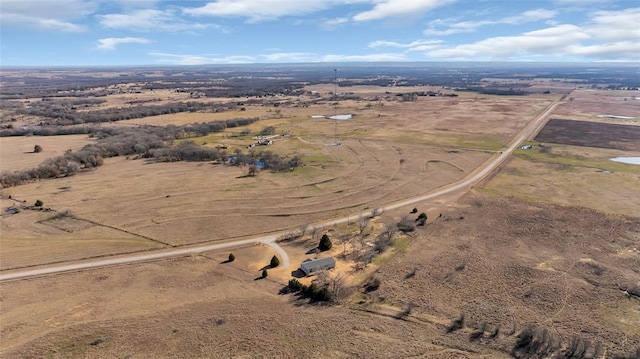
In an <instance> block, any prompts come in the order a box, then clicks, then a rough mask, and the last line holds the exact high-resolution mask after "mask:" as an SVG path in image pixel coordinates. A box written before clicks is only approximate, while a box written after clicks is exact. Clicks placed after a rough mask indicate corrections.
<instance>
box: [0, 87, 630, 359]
mask: <svg viewBox="0 0 640 359" xmlns="http://www.w3.org/2000/svg"><path fill="white" fill-rule="evenodd" d="M331 87H332V86H329V85H327V86H326V87H325V88H318V90H320V91H321V92H322V91H326V92H328V91H333V89H332V88H331ZM339 91H346V90H344V89H342V88H341V89H340V90H339ZM368 91H370V92H368ZM377 91H380V92H379V93H378V92H377ZM385 91H387V89H386V88H383V89H380V88H378V89H374V88H367V89H363V90H362V94H363V99H361V100H348V101H339V103H338V107H337V109H334V108H333V106H332V104H331V103H330V102H325V103H320V104H310V105H309V106H308V107H296V106H295V105H285V106H282V107H280V108H281V111H280V113H279V114H276V113H275V112H274V111H273V108H268V107H262V106H247V109H246V112H247V113H255V114H257V115H258V117H260V118H261V119H264V120H262V121H259V122H257V123H254V124H252V125H251V126H250V128H251V131H252V133H255V132H256V131H259V129H260V128H261V127H263V126H266V125H274V126H276V128H277V129H278V132H285V133H287V134H288V135H290V137H283V138H279V139H276V141H275V143H274V145H272V146H269V147H264V148H258V149H259V150H260V149H263V150H266V149H269V150H272V151H274V152H276V153H279V154H282V155H294V154H298V155H301V156H302V158H303V161H304V162H305V166H304V167H302V168H299V169H297V170H295V171H293V172H289V173H268V172H266V171H265V172H261V173H259V174H258V176H256V177H252V178H250V177H245V176H244V175H245V174H246V173H247V169H246V168H242V167H232V166H225V165H222V164H213V163H187V162H179V163H148V162H145V161H144V160H140V159H138V160H133V159H125V158H112V159H109V160H107V161H105V165H104V166H102V167H100V168H98V169H96V170H94V171H92V172H86V173H81V174H79V175H76V176H73V177H68V178H60V179H55V180H47V181H41V182H37V183H32V184H28V185H24V186H19V187H15V188H9V189H4V190H3V193H2V194H3V195H4V197H5V198H6V197H7V196H8V195H11V196H12V198H13V199H12V200H11V202H10V201H9V200H7V199H5V200H3V201H2V207H3V208H2V209H3V216H2V218H1V219H0V225H1V226H2V227H0V233H1V234H2V235H1V236H0V245H1V246H2V254H1V257H0V259H1V261H0V263H1V264H2V268H3V269H6V268H14V267H15V266H16V265H18V266H20V263H27V265H35V264H44V263H51V257H53V256H54V255H47V254H49V253H53V254H55V257H57V258H61V260H65V261H71V260H77V259H81V258H86V257H92V256H105V255H111V254H115V253H122V252H128V251H141V250H150V249H153V248H159V247H162V246H163V244H162V243H160V242H165V243H168V244H174V245H183V244H190V243H197V242H204V241H216V240H222V239H228V238H240V237H245V236H249V235H255V234H259V233H268V232H273V231H276V230H285V229H289V230H296V229H299V228H300V227H301V226H302V225H305V224H310V225H313V223H314V222H318V221H321V220H323V219H328V218H334V217H336V216H343V215H346V214H352V215H354V219H355V218H356V214H357V213H358V212H361V211H363V210H364V209H371V208H374V207H377V206H379V205H381V204H383V203H389V202H393V201H395V200H399V199H402V198H407V197H410V196H414V195H417V194H421V193H425V192H427V191H428V190H430V189H434V188H437V187H439V186H441V185H443V184H447V183H451V182H453V181H455V180H457V179H460V178H462V177H463V176H465V175H466V174H468V173H469V172H470V171H471V170H473V169H474V168H476V167H477V166H478V165H480V164H481V163H482V162H483V161H485V160H486V159H487V158H488V157H489V156H490V155H491V154H492V153H493V152H494V151H498V150H500V148H501V147H502V146H503V145H504V144H505V143H506V142H507V141H508V140H509V138H510V137H511V136H513V135H514V134H515V133H516V132H517V131H518V130H520V129H522V127H523V126H524V125H525V124H526V123H527V121H529V120H530V119H532V118H533V117H535V116H536V115H537V114H538V113H540V112H541V111H543V110H544V109H545V108H546V107H547V106H548V105H549V103H550V102H551V101H552V100H553V99H554V98H558V97H559V96H555V97H554V96H550V95H546V96H530V97H517V98H514V97H499V96H482V97H475V96H473V95H470V94H464V95H462V94H461V96H460V97H458V98H443V97H433V98H422V97H421V98H419V99H418V100H417V101H415V102H401V101H399V100H398V98H397V97H394V96H392V97H390V98H389V99H383V100H375V101H374V100H373V96H377V95H385V93H384V92H385ZM391 91H396V90H395V89H393V90H391ZM369 93H370V94H372V98H368V97H367V96H369ZM324 95H326V94H324ZM574 101H575V100H574ZM368 105H370V106H368ZM563 106H564V105H563ZM559 109H565V110H566V109H567V108H566V107H559ZM251 111H255V112H251ZM262 111H264V112H262ZM334 111H336V112H338V113H353V114H355V117H354V118H353V119H352V120H348V121H339V122H337V137H338V139H339V140H341V141H342V146H339V147H335V146H327V144H328V143H329V142H333V141H334V136H335V133H334V131H335V129H336V122H334V121H331V120H327V119H311V118H310V116H311V115H314V114H325V115H332V114H333V113H334ZM572 111H573V110H572ZM199 115H200V114H197V115H186V116H185V117H184V118H183V117H182V116H183V114H177V115H173V117H172V116H167V117H166V118H164V119H163V120H162V121H161V122H157V123H156V124H161V123H176V124H177V123H185V122H191V121H188V120H185V118H187V117H188V116H193V117H192V118H193V119H195V118H196V116H199ZM205 115H208V114H203V116H205ZM227 115H229V116H231V117H237V116H236V115H237V114H236V113H232V112H229V113H227ZM216 116H218V115H216ZM203 118H204V117H203ZM571 118H573V117H571ZM144 121H155V120H154V119H152V118H147V119H140V122H136V123H135V124H137V123H148V122H144ZM164 121H166V122H164ZM193 122H195V121H193ZM197 122H201V121H197ZM128 125H131V124H128ZM234 131H237V129H230V130H229V131H228V132H225V133H220V134H213V135H211V136H207V137H206V138H194V140H196V142H198V143H203V142H207V144H206V145H207V146H215V145H216V144H218V143H221V142H224V143H229V144H230V145H232V146H235V147H243V146H245V145H246V144H249V143H251V142H252V140H250V139H248V138H231V137H227V136H226V135H229V134H230V133H231V132H234ZM43 147H44V146H43ZM232 149H233V148H230V150H232ZM45 150H46V148H45ZM536 151H537V150H536ZM620 153H624V154H627V155H628V153H630V152H628V151H627V152H622V151H615V150H604V149H591V148H587V147H571V146H555V145H554V146H553V148H552V150H551V152H550V153H547V154H543V153H538V152H531V154H530V155H526V154H523V153H521V152H519V153H518V154H517V155H516V156H515V157H514V158H513V159H512V160H511V161H510V162H509V163H507V164H505V165H504V166H503V168H502V169H501V170H500V172H499V173H498V174H497V175H496V176H494V177H492V178H490V179H488V180H487V181H486V182H485V183H484V184H483V185H482V186H480V187H481V188H479V189H477V190H476V192H475V193H474V194H470V195H467V196H465V197H464V198H463V199H462V200H459V197H458V196H460V194H455V195H452V196H450V197H447V198H441V199H439V200H438V201H430V202H429V203H421V204H417V205H416V207H418V210H419V211H420V212H422V211H425V212H427V213H428V215H429V221H428V225H427V226H426V227H425V228H422V229H418V230H417V231H416V232H414V233H412V234H411V235H410V236H399V237H398V238H399V239H400V240H401V242H402V241H404V243H406V246H399V247H397V248H395V249H393V250H392V251H390V252H389V253H388V254H387V255H386V256H383V257H379V258H377V259H376V260H374V263H373V264H371V265H369V267H368V268H367V269H365V271H355V268H354V266H353V263H352V262H349V261H344V260H342V259H340V260H339V261H338V266H339V268H337V270H336V271H334V273H344V274H347V275H348V276H349V281H348V283H350V284H353V285H354V286H356V287H355V288H351V290H352V291H354V292H355V294H354V295H352V296H350V297H349V298H348V299H346V300H344V301H343V302H342V303H341V304H339V305H334V306H310V305H306V303H307V302H306V301H303V300H297V299H295V296H291V295H278V294H277V293H278V291H279V290H280V289H281V288H282V286H283V285H284V284H286V281H287V280H288V279H289V278H290V276H291V271H292V270H294V269H295V267H296V266H297V265H298V264H299V262H300V261H302V260H303V259H304V258H307V257H310V256H313V254H308V253H309V251H310V250H311V249H312V248H313V247H314V246H315V245H316V243H315V241H314V240H310V239H308V238H306V239H303V240H301V241H297V242H296V241H294V242H291V243H283V247H284V248H285V250H286V251H287V253H289V254H290V257H291V261H292V266H293V267H292V268H290V269H288V270H285V269H283V268H275V269H269V273H270V274H269V277H268V278H267V279H257V278H258V276H259V275H260V271H261V269H262V268H263V267H264V266H266V265H267V264H268V261H269V259H270V258H271V256H272V255H273V254H274V253H275V251H274V250H273V249H272V248H270V247H268V246H264V245H255V246H248V247H245V248H238V249H234V250H233V251H232V252H233V253H234V254H235V256H236V261H234V262H232V263H223V262H224V261H225V260H226V258H227V256H228V254H229V251H224V252H223V251H221V252H214V253H203V254H201V255H197V256H196V255H194V256H189V257H183V258H175V259H170V260H164V261H157V262H151V263H139V264H132V265H125V266H119V267H110V268H100V269H93V270H88V271H83V272H77V273H69V274H64V275H54V276H49V277H44V278H33V279H29V280H23V281H14V282H5V283H1V284H0V298H1V299H2V307H3V309H2V311H3V313H2V326H1V328H0V336H1V337H2V338H3V345H2V347H1V348H0V356H2V357H126V356H131V357H149V358H152V357H176V356H181V355H183V354H184V353H190V355H191V356H193V357H214V358H216V357H221V358H222V357H225V358H227V357H261V356H264V355H271V356H276V357H292V358H294V357H309V358H350V357H362V358H365V357H366V358H387V357H425V358H506V357H509V356H508V352H509V349H510V348H511V347H513V345H514V343H515V341H516V336H517V334H518V332H519V331H520V330H521V329H523V328H524V327H525V326H526V325H527V324H533V325H535V326H538V327H544V328H547V329H548V330H549V331H550V332H552V333H554V335H558V336H559V337H562V338H564V339H566V338H570V337H571V336H572V335H578V336H580V337H582V338H585V339H587V340H589V341H590V342H591V343H595V342H596V341H597V342H600V344H601V345H602V347H603V348H604V349H606V350H607V351H608V352H609V353H612V354H615V353H630V352H631V350H634V349H635V347H637V346H638V345H640V332H638V330H637V328H638V327H640V312H639V311H638V303H637V299H635V298H630V297H625V295H624V293H623V291H622V290H621V289H620V286H621V285H622V286H633V285H637V284H636V283H635V282H637V268H639V267H640V252H638V248H639V247H640V246H639V244H640V238H639V237H638V232H639V231H640V228H638V220H637V218H630V217H625V216H622V215H618V214H627V215H629V214H631V215H633V214H637V213H638V212H639V210H640V199H638V197H637V194H636V193H637V191H635V192H633V190H634V188H636V187H637V186H636V184H637V176H638V172H637V170H636V169H635V168H634V167H633V166H632V167H628V166H631V165H625V166H627V167H620V164H613V165H611V166H613V167H609V164H608V162H606V161H608V158H609V156H616V155H619V154H620ZM605 163H606V165H605ZM636 167H637V166H636ZM606 185H608V186H609V187H606ZM603 186H604V187H603ZM603 188H604V189H603ZM554 190H555V191H556V192H553V191H554ZM545 193H549V194H548V195H545ZM578 197H579V199H580V201H576V198H578ZM36 199H41V200H43V201H44V202H45V206H49V207H51V208H52V209H53V211H51V212H39V211H31V210H23V211H22V212H21V213H19V214H13V215H9V214H6V213H4V209H5V208H6V207H8V206H10V205H12V204H16V203H17V202H16V201H22V200H24V201H26V203H28V204H30V203H32V202H33V201H35V200H36ZM544 202H551V203H544ZM555 203H561V204H569V205H570V206H567V207H564V206H562V205H557V204H555ZM576 205H577V206H585V207H591V208H597V209H601V210H603V211H604V212H597V211H595V210H591V209H585V208H581V207H576ZM64 210H71V211H72V213H73V217H71V218H66V219H62V220H49V219H48V216H50V215H53V214H54V213H56V212H59V211H64ZM409 210H410V209H409V208H403V209H399V210H395V211H390V212H388V213H385V214H384V215H383V216H382V217H380V218H377V219H376V220H375V221H373V223H372V224H373V226H374V227H375V228H381V227H382V226H383V225H384V224H386V223H392V222H395V221H397V220H398V219H399V217H400V216H401V215H404V214H408V213H409ZM612 213H618V214H612ZM440 214H442V216H441V217H440V216H439V215H440ZM353 226H354V224H351V228H347V227H345V226H338V227H332V228H325V229H323V231H326V232H327V233H329V234H330V235H331V237H332V238H334V239H336V238H338V237H339V236H340V234H341V233H342V231H344V232H348V231H350V230H351V231H353V230H354V229H353ZM371 236H375V233H372V234H371ZM343 249H344V247H343V246H341V245H340V244H339V243H337V242H336V241H334V248H332V250H331V251H330V252H328V253H329V254H331V255H333V256H335V257H337V258H340V255H341V253H342V250H343ZM353 249H354V247H351V248H350V247H349V246H347V251H349V250H353ZM7 253H8V254H9V255H10V256H11V257H10V258H9V257H7ZM7 258H9V259H7ZM5 260H8V261H9V262H5ZM7 263H8V264H7ZM374 269H375V270H377V272H376V273H375V275H376V276H378V277H379V278H380V279H381V282H382V285H381V287H380V289H379V290H377V291H374V292H371V293H364V291H363V290H362V289H361V287H360V286H359V285H358V284H357V283H359V282H362V281H363V280H364V279H366V277H367V276H368V275H369V274H370V273H371V272H372V271H373V270H374ZM414 270H415V271H414ZM411 272H414V273H413V275H412V276H409V275H408V274H409V273H411ZM309 280H310V279H303V281H305V282H308V281H309ZM43 288H46V290H43ZM407 305H411V307H412V308H413V310H412V311H411V313H409V314H408V315H406V316H402V315H401V313H402V311H403V308H405V307H406V306H407ZM460 313H464V314H465V317H466V322H465V326H464V328H462V329H461V330H459V331H457V332H456V333H452V334H446V328H447V326H448V325H449V324H450V323H451V320H452V319H453V318H455V317H457V316H459V315H460ZM482 322H486V323H487V325H488V326H487V328H489V329H494V328H499V332H498V333H497V334H496V335H495V336H494V337H491V336H490V335H489V331H488V330H489V329H487V332H485V333H483V334H482V335H481V337H482V338H481V339H480V340H477V341H472V340H470V335H471V334H472V333H473V332H474V330H475V328H476V327H479V326H480V324H481V323H482ZM584 328H589V330H588V331H585V330H584Z"/></svg>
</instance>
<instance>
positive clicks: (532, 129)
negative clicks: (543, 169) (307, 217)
mask: <svg viewBox="0 0 640 359" xmlns="http://www.w3.org/2000/svg"><path fill="white" fill-rule="evenodd" d="M561 103H562V102H560V101H556V102H554V103H552V104H551V105H549V107H547V109H546V110H545V111H543V112H542V113H541V114H540V115H538V116H537V117H536V118H534V119H533V120H532V121H531V122H530V123H529V124H528V125H527V126H526V127H525V128H524V129H523V130H522V131H520V132H519V133H518V135H517V136H516V137H514V138H513V139H512V140H511V141H510V142H509V144H507V147H506V148H505V149H503V150H502V151H501V152H500V153H496V154H495V155H494V156H492V157H491V158H490V159H489V160H487V161H486V162H485V163H483V164H482V165H481V166H480V167H478V168H476V169H475V170H474V171H472V172H471V173H470V174H469V175H467V176H466V177H465V178H463V179H462V180H460V181H457V182H454V183H451V184H449V185H446V186H444V187H441V188H438V189H436V190H433V191H431V192H429V193H427V194H424V195H421V196H417V197H412V198H408V199H405V200H402V201H399V202H395V203H391V204H388V205H386V206H384V207H380V209H382V210H392V209H396V208H400V207H404V206H407V205H411V204H414V203H418V202H422V201H425V200H430V199H434V198H436V197H440V196H443V195H447V194H452V193H455V192H458V191H467V190H469V189H470V188H472V187H473V186H474V185H476V184H477V183H479V182H480V181H482V180H483V179H484V178H485V177H486V176H487V175H489V174H490V173H491V172H493V171H494V170H495V169H496V168H498V166H500V164H501V163H502V162H504V160H506V159H507V157H509V156H510V155H511V153H513V151H514V150H515V149H516V148H518V146H519V145H520V143H522V142H523V141H525V140H527V139H529V138H531V137H532V136H533V135H535V134H537V133H538V131H540V129H541V128H542V127H543V126H544V124H545V123H546V120H547V118H548V116H549V114H551V112H553V110H554V109H555V108H556V107H557V106H558V105H560V104H561ZM371 214H372V213H371V212H364V213H361V215H365V216H367V215H369V216H370V215H371ZM349 218H351V219H353V218H354V216H353V215H351V216H348V217H344V218H339V219H335V220H331V221H326V222H323V223H317V224H315V225H316V226H331V225H334V224H340V223H345V222H347V221H348V220H349ZM286 232H288V231H283V232H278V233H275V234H269V235H264V236H257V237H253V238H249V239H242V240H236V241H231V242H223V243H215V244H206V245H197V246H193V247H187V246H185V247H181V248H172V249H167V250H158V251H156V252H153V253H140V254H132V255H123V256H117V257H113V258H108V259H98V260H91V261H83V262H78V263H72V264H65V265H55V266H47V267H44V268H34V269H23V270H18V271H11V272H9V273H2V274H0V282H2V281H7V280H16V279H24V278H29V277H37V276H42V275H48V274H56V273H63V272H72V271H78V270H85V269H91V268H97V267H105V266H112V265H121V264H128V263H136V262H147V261H153V260H158V259H164V258H170V257H179V256H186V255H191V254H198V253H202V252H209V251H214V250H219V249H225V248H234V247H243V246H248V245H254V244H257V243H263V244H266V245H269V246H271V247H273V248H274V249H275V250H276V252H278V254H280V256H281V257H282V264H283V265H282V266H283V268H285V269H286V268H289V266H290V261H289V256H288V255H287V253H286V252H285V251H284V249H282V248H281V247H280V246H279V245H278V244H277V243H276V240H277V239H278V237H280V236H281V235H282V234H284V233H286Z"/></svg>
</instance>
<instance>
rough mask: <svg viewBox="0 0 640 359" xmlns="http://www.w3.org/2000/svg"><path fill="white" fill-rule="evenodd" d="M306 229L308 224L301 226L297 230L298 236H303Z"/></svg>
mask: <svg viewBox="0 0 640 359" xmlns="http://www.w3.org/2000/svg"><path fill="white" fill-rule="evenodd" d="M307 228H309V224H308V223H304V224H301V225H300V227H299V228H298V229H299V230H300V236H301V237H302V236H304V235H305V233H307Z"/></svg>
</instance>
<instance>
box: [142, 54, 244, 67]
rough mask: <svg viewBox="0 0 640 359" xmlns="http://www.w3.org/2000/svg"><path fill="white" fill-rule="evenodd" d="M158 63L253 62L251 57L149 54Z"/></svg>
mask: <svg viewBox="0 0 640 359" xmlns="http://www.w3.org/2000/svg"><path fill="white" fill-rule="evenodd" d="M148 54H149V55H150V56H153V57H155V58H157V59H158V62H159V63H162V64H169V65H210V64H247V63H252V62H255V58H254V57H253V56H224V57H211V56H203V55H180V54H169V53H165V52H149V53H148Z"/></svg>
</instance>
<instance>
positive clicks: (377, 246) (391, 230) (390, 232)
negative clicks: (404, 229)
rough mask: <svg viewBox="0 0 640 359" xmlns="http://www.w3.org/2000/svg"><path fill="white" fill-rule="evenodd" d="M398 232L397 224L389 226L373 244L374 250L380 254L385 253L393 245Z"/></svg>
mask: <svg viewBox="0 0 640 359" xmlns="http://www.w3.org/2000/svg"><path fill="white" fill-rule="evenodd" d="M397 232H398V227H396V225H395V224H393V223H391V224H387V225H386V226H385V227H384V229H383V230H382V232H380V234H379V235H378V236H377V237H376V239H375V241H374V242H373V249H374V250H375V251H376V252H378V253H382V252H384V251H385V250H386V249H387V248H388V247H389V246H390V245H391V243H393V236H394V235H395V234H396V233H397Z"/></svg>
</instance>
